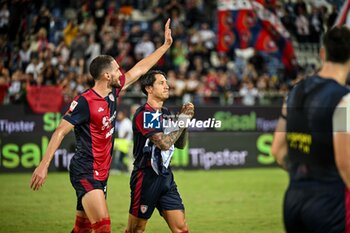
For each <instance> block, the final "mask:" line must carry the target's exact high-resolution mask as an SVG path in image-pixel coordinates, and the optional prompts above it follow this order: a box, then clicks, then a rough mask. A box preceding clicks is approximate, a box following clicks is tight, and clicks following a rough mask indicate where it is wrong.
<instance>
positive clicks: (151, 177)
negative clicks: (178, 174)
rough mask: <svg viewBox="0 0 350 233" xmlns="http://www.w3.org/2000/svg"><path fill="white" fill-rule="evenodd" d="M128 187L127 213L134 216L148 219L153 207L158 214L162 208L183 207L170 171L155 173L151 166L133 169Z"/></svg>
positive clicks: (175, 208) (176, 208) (180, 208)
mask: <svg viewBox="0 0 350 233" xmlns="http://www.w3.org/2000/svg"><path fill="white" fill-rule="evenodd" d="M130 189H131V202H130V209H129V213H130V214H132V215H133V216H135V217H138V218H143V219H149V218H150V217H151V216H152V213H153V211H154V208H157V209H158V211H159V213H160V214H161V213H162V211H163V210H184V209H185V208H184V205H183V204H182V199H181V197H180V194H179V192H178V191H177V186H176V183H175V181H174V176H173V173H172V172H171V171H170V172H169V173H168V174H167V175H157V174H156V173H155V172H154V171H153V169H152V168H151V167H146V168H144V169H140V170H134V171H133V172H132V173H131V178H130Z"/></svg>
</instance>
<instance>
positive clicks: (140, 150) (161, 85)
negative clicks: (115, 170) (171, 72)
mask: <svg viewBox="0 0 350 233" xmlns="http://www.w3.org/2000/svg"><path fill="white" fill-rule="evenodd" d="M140 82H141V90H142V92H143V93H144V94H146V95H147V103H145V104H144V105H142V106H141V107H140V108H138V109H137V111H136V113H135V115H134V117H133V132H134V133H133V134H134V151H133V155H134V158H135V161H134V169H133V171H132V173H131V177H130V190H131V195H130V199H131V200H130V209H129V219H128V226H127V229H126V230H125V233H140V232H144V231H145V229H146V225H147V222H148V219H150V218H151V216H152V214H153V211H154V209H155V208H157V209H158V211H159V213H160V214H161V216H162V217H163V218H164V220H165V221H166V222H167V224H168V226H169V229H170V230H171V232H176V233H188V226H187V223H186V219H185V207H184V205H183V203H182V199H181V196H180V193H179V192H178V189H177V185H176V183H175V180H174V175H173V172H172V169H171V166H170V161H171V158H172V155H173V153H174V149H175V147H177V148H180V149H183V148H184V147H185V144H186V136H185V134H186V127H187V126H186V124H183V127H181V126H180V123H179V126H178V127H169V126H166V125H168V124H164V122H166V121H168V122H169V121H173V120H175V121H178V122H183V123H185V122H186V121H188V120H190V119H191V118H192V117H193V115H194V105H193V104H192V103H186V104H184V105H183V107H182V109H181V111H180V114H179V116H178V117H177V119H176V118H174V117H172V114H171V113H170V111H169V110H168V109H167V108H165V107H164V106H163V103H164V101H165V100H167V99H168V98H169V86H168V83H167V80H166V76H165V74H164V73H163V72H162V71H159V70H152V71H150V72H148V73H147V74H145V75H144V76H143V77H142V78H141V79H140ZM148 120H150V121H148ZM164 125H165V126H164Z"/></svg>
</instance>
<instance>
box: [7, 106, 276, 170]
mask: <svg viewBox="0 0 350 233" xmlns="http://www.w3.org/2000/svg"><path fill="white" fill-rule="evenodd" d="M279 111H280V110H279V108H252V107H249V108H235V107H226V108H222V107H211V108H208V107H197V108H196V115H195V117H196V118H198V119H200V120H202V126H203V125H206V124H207V125H208V126H210V125H212V126H215V124H214V123H217V122H220V127H217V128H215V127H207V128H206V127H196V126H198V125H196V123H193V125H191V124H192V123H191V122H190V128H189V143H188V144H187V146H186V148H185V149H183V150H176V151H175V154H174V156H173V158H172V162H171V164H172V167H173V168H174V169H176V168H181V169H205V170H210V169H235V168H245V167H266V166H275V161H274V159H273V157H272V156H271V154H270V147H271V143H272V137H273V130H274V128H275V125H276V123H277V118H278V116H279ZM61 117H62V114H61V113H53V112H48V113H45V114H34V113H32V112H30V111H28V110H27V109H26V108H25V107H23V106H0V173H8V172H32V171H33V170H34V169H35V168H36V167H37V166H38V164H39V162H40V161H41V159H42V156H43V155H44V154H45V151H46V149H47V146H48V143H49V140H50V137H51V135H52V133H53V132H54V130H55V129H56V127H57V126H58V124H59V123H60V120H61ZM213 122H214V123H213ZM74 150H75V138H74V133H73V132H71V133H69V134H68V135H67V136H66V137H65V138H64V140H63V141H62V144H61V146H60V148H59V149H58V150H57V151H56V152H55V156H54V159H53V161H52V163H51V166H50V168H49V169H50V170H51V171H53V170H55V171H66V170H67V169H68V167H69V163H70V159H71V158H72V156H73V155H74Z"/></svg>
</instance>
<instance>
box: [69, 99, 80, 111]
mask: <svg viewBox="0 0 350 233" xmlns="http://www.w3.org/2000/svg"><path fill="white" fill-rule="evenodd" d="M77 105H78V102H77V101H75V100H73V101H72V103H71V104H70V106H69V111H71V112H72V111H73V110H74V109H75V107H76V106H77Z"/></svg>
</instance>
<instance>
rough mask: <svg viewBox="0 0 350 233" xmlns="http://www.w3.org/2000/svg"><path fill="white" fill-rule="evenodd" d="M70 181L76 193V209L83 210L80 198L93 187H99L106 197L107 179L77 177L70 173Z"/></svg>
mask: <svg viewBox="0 0 350 233" xmlns="http://www.w3.org/2000/svg"><path fill="white" fill-rule="evenodd" d="M70 182H71V183H72V186H73V188H74V189H75V192H76V195H77V210H81V211H84V207H83V204H82V203H81V199H82V198H83V196H84V195H85V194H86V193H88V192H90V191H92V190H94V189H101V190H102V191H103V193H104V195H105V198H107V180H104V181H99V180H94V179H92V178H86V177H77V176H74V175H72V174H70Z"/></svg>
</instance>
